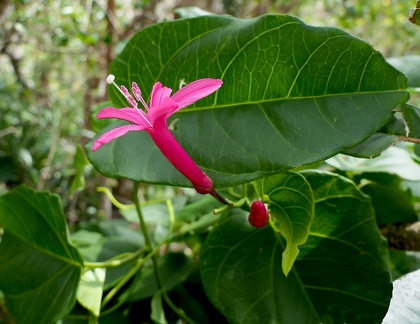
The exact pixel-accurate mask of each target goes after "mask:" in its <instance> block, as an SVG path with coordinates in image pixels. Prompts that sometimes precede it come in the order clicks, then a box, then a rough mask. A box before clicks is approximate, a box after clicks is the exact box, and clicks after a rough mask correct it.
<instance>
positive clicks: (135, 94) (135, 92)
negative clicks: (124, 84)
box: [131, 82, 149, 111]
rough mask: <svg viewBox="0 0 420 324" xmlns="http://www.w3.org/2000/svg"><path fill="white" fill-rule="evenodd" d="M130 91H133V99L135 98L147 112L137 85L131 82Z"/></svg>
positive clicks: (146, 106)
mask: <svg viewBox="0 0 420 324" xmlns="http://www.w3.org/2000/svg"><path fill="white" fill-rule="evenodd" d="M131 90H132V91H133V94H134V97H136V99H137V101H140V102H141V104H142V105H143V107H144V108H146V110H147V111H149V106H148V105H147V103H146V101H144V99H143V97H142V96H141V90H140V88H139V86H138V85H137V83H135V82H133V83H132V84H131Z"/></svg>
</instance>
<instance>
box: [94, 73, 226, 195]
mask: <svg viewBox="0 0 420 324" xmlns="http://www.w3.org/2000/svg"><path fill="white" fill-rule="evenodd" d="M107 82H108V83H113V84H114V85H115V86H117V85H116V84H115V83H114V76H113V75H110V76H108V78H107ZM221 86H222V81H221V80H216V79H200V80H197V81H194V82H191V83H190V84H188V85H187V86H185V87H183V88H181V89H180V90H179V91H177V92H176V93H175V94H174V95H173V96H170V95H171V92H172V90H171V89H169V88H167V87H163V86H162V84H161V83H160V82H158V83H156V84H155V85H154V86H153V89H152V94H151V99H150V107H149V106H148V105H147V104H146V102H145V101H144V99H143V98H142V96H141V91H140V88H139V87H138V85H137V84H136V83H135V82H133V84H132V88H131V90H132V92H133V94H134V97H135V98H136V99H137V101H139V102H141V103H142V105H143V106H144V108H145V109H146V112H144V111H143V110H141V109H139V108H138V106H137V101H136V100H134V98H133V97H132V96H131V94H130V93H129V91H128V90H127V88H125V87H124V86H121V89H120V88H118V86H117V88H118V89H119V90H120V91H121V93H122V94H123V95H124V96H125V98H126V99H127V101H128V103H129V105H130V107H127V108H121V109H115V108H104V109H102V110H101V111H100V112H99V113H98V115H97V118H98V119H104V118H117V119H122V120H125V121H128V122H130V123H131V125H126V126H121V127H118V128H115V129H112V130H110V131H109V132H106V133H105V134H103V135H102V136H101V137H99V138H98V139H97V140H96V141H95V143H94V145H93V147H92V151H94V152H95V151H96V150H97V149H99V148H100V147H101V146H102V145H105V144H107V143H109V142H111V141H112V140H114V139H115V138H118V137H121V136H123V135H125V134H127V133H128V132H130V131H145V132H147V133H149V135H150V137H151V138H152V140H153V141H154V142H155V144H156V145H157V147H158V148H159V150H160V151H161V152H162V154H163V155H164V156H165V157H166V158H167V159H168V161H169V162H171V163H172V165H173V166H174V167H175V168H176V169H177V170H178V171H179V172H181V173H182V174H183V175H184V176H185V177H186V178H187V179H188V180H189V181H191V183H192V185H193V186H194V189H195V190H196V191H197V192H199V193H200V194H207V193H210V194H211V195H213V196H214V197H216V198H217V199H218V200H220V201H222V202H223V203H226V201H225V200H224V198H222V197H221V196H220V195H219V194H218V193H217V192H216V191H215V190H214V188H213V182H212V180H211V179H210V178H209V177H208V176H207V175H206V174H205V173H204V172H203V171H201V170H200V168H199V167H198V166H197V164H195V162H194V161H193V160H192V159H191V157H190V156H189V155H188V154H187V153H186V152H185V150H184V149H183V148H182V146H181V145H180V144H179V143H178V141H177V140H176V139H175V137H174V136H173V135H172V133H171V132H170V130H169V129H168V127H167V125H166V122H167V120H168V118H169V117H170V116H172V114H174V113H176V112H177V111H179V110H181V109H182V108H185V107H186V106H189V105H191V104H193V103H195V102H196V101H197V100H200V99H202V98H204V97H206V96H208V95H210V94H212V93H213V92H215V91H216V90H217V89H219V88H220V87H221Z"/></svg>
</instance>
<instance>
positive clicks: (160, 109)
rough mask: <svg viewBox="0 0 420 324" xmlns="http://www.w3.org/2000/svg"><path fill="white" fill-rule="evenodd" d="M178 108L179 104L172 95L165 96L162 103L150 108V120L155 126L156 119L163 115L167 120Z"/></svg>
mask: <svg viewBox="0 0 420 324" xmlns="http://www.w3.org/2000/svg"><path fill="white" fill-rule="evenodd" d="M177 109H178V104H177V103H176V102H175V101H173V100H172V99H171V97H166V98H164V100H163V102H162V104H161V105H160V106H156V107H150V110H149V114H148V115H149V120H150V122H151V123H152V125H153V127H154V126H155V121H156V120H157V119H158V118H159V117H162V116H165V122H166V120H167V119H168V117H169V116H171V115H172V114H173V113H174V112H175V111H177Z"/></svg>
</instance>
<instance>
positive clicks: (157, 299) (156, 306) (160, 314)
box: [150, 293, 168, 324]
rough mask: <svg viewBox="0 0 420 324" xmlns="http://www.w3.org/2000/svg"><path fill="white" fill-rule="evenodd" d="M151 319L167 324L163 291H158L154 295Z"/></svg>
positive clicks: (158, 323)
mask: <svg viewBox="0 0 420 324" xmlns="http://www.w3.org/2000/svg"><path fill="white" fill-rule="evenodd" d="M150 319H151V320H153V322H154V323H156V324H166V323H168V322H167V321H166V317H165V311H164V310H163V305H162V293H156V294H154V295H153V297H152V314H151V316H150Z"/></svg>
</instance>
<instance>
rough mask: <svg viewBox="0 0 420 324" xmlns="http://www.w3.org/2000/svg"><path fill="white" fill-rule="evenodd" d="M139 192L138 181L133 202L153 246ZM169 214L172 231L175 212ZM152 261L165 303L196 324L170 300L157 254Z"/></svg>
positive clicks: (145, 238)
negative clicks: (163, 282) (164, 285)
mask: <svg viewBox="0 0 420 324" xmlns="http://www.w3.org/2000/svg"><path fill="white" fill-rule="evenodd" d="M138 190H139V183H138V182H137V181H135V182H134V190H133V195H134V197H133V201H134V205H135V206H136V211H137V215H138V217H139V221H140V226H141V230H142V232H143V236H144V241H145V243H146V245H148V246H152V240H151V239H150V235H149V230H148V229H147V224H146V222H145V220H144V217H143V213H142V211H141V204H140V200H139V196H138ZM168 207H170V205H169V204H168ZM169 214H170V220H171V226H170V230H172V228H173V223H174V211H173V208H169ZM152 261H153V267H154V270H155V271H154V274H155V279H156V282H157V285H158V288H159V290H160V291H161V292H162V294H163V298H164V299H165V302H166V303H167V304H168V306H169V307H170V308H171V309H172V311H173V312H174V313H175V314H177V315H178V316H179V317H180V318H182V319H183V320H184V321H186V322H187V323H190V324H195V322H194V321H193V320H192V319H190V318H189V317H188V316H187V315H186V314H185V312H184V311H182V310H181V309H179V308H178V307H176V305H175V304H174V303H173V302H172V301H171V300H170V298H169V296H168V294H167V293H166V290H165V288H164V287H163V285H162V280H161V274H160V270H159V264H158V260H157V256H156V254H153V256H152Z"/></svg>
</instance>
